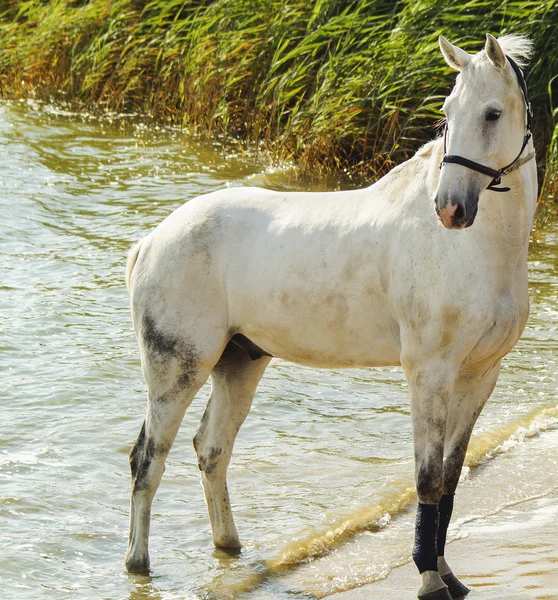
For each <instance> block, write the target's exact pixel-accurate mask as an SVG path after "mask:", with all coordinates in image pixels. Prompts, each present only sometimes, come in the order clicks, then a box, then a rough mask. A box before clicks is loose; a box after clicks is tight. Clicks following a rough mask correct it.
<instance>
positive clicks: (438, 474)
mask: <svg viewBox="0 0 558 600" xmlns="http://www.w3.org/2000/svg"><path fill="white" fill-rule="evenodd" d="M416 484H417V496H418V498H419V501H420V502H422V503H424V504H438V502H439V501H440V498H441V496H442V487H443V469H442V465H433V464H429V465H424V466H421V467H420V468H419V469H418V473H417V481H416Z"/></svg>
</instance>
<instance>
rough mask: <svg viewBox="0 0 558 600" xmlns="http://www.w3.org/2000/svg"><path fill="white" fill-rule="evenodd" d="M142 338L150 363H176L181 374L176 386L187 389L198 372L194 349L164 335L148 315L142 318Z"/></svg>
mask: <svg viewBox="0 0 558 600" xmlns="http://www.w3.org/2000/svg"><path fill="white" fill-rule="evenodd" d="M142 338H143V341H144V342H145V345H146V347H147V351H148V354H149V359H150V360H151V361H159V362H161V361H162V363H163V365H164V362H165V361H168V360H172V359H175V360H177V361H178V363H179V365H180V372H181V375H180V377H179V379H178V382H177V383H178V386H179V388H185V387H188V386H189V385H190V382H191V380H192V378H193V377H194V375H195V374H196V373H197V370H198V362H199V355H198V353H197V351H196V349H195V347H194V346H193V345H192V344H190V343H188V341H186V340H182V339H180V338H179V337H177V336H175V335H170V334H166V333H164V332H163V331H162V330H161V328H160V327H158V326H157V325H156V323H155V320H154V319H153V317H152V316H151V315H150V314H149V313H146V314H145V315H144V316H143V321H142ZM166 399H167V398H166V396H162V397H161V398H159V400H166Z"/></svg>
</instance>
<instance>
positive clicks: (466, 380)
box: [436, 362, 500, 599]
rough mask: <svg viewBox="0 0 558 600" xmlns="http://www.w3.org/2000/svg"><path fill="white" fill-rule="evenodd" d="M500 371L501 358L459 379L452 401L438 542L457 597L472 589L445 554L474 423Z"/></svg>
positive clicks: (444, 575)
mask: <svg viewBox="0 0 558 600" xmlns="http://www.w3.org/2000/svg"><path fill="white" fill-rule="evenodd" d="M499 373H500V363H499V362H498V363H497V364H495V365H494V366H493V367H492V368H491V369H489V371H488V372H487V373H484V374H483V375H482V376H481V377H462V378H460V379H458V380H457V381H456V383H455V388H454V393H453V396H452V399H451V402H450V405H449V410H448V422H447V428H446V440H445V448H444V455H445V459H444V482H443V494H442V497H441V499H440V503H439V525H438V535H437V543H436V545H437V553H438V571H439V573H440V575H441V577H442V580H443V581H444V583H445V584H446V585H447V586H448V589H449V592H450V595H451V597H452V598H453V599H459V598H464V597H465V596H467V594H468V593H469V591H470V590H469V588H468V587H467V586H465V585H463V584H462V583H461V582H460V581H459V579H457V577H456V576H455V575H454V574H453V572H452V570H451V568H450V567H449V565H448V563H447V561H446V558H445V547H446V537H447V531H448V526H449V523H450V521H451V515H452V512H453V504H454V497H455V490H456V488H457V484H458V483H459V477H460V475H461V470H462V468H463V462H464V461H465V455H466V453H467V447H468V446H469V440H470V438H471V433H472V431H473V427H474V425H475V423H476V421H477V418H478V416H479V414H480V413H481V411H482V409H483V407H484V405H485V403H486V401H487V400H488V398H489V397H490V394H491V393H492V390H493V389H494V386H495V385H496V381H497V379H498V375H499Z"/></svg>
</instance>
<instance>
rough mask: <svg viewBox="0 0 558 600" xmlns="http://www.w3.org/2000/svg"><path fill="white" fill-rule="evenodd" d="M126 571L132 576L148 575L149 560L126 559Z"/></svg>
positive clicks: (129, 557)
mask: <svg viewBox="0 0 558 600" xmlns="http://www.w3.org/2000/svg"><path fill="white" fill-rule="evenodd" d="M126 570H127V571H128V573H133V574H134V575H149V558H147V559H139V558H136V557H133V556H128V557H126Z"/></svg>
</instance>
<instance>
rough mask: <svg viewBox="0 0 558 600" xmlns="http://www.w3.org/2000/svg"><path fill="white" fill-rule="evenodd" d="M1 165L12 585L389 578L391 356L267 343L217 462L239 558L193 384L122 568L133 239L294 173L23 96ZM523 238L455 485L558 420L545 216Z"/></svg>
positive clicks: (517, 491)
mask: <svg viewBox="0 0 558 600" xmlns="http://www.w3.org/2000/svg"><path fill="white" fill-rule="evenodd" d="M0 165H1V168H0V189H1V192H2V193H1V195H0V202H1V206H2V209H1V210H2V213H1V214H2V219H1V221H0V240H1V241H0V249H1V250H0V257H1V258H0V274H1V279H0V281H1V284H0V285H1V288H2V304H1V306H2V310H1V312H0V319H1V326H0V348H1V350H2V355H3V360H2V364H1V367H0V368H1V369H2V372H3V374H4V387H3V397H2V402H1V405H0V410H1V422H2V434H1V436H0V483H1V487H0V490H1V496H0V548H1V549H2V552H1V554H0V566H1V569H0V588H1V589H2V590H3V592H4V595H5V596H6V597H10V598H64V597H67V596H71V597H72V598H88V599H89V598H110V599H116V598H133V599H135V600H140V599H143V598H161V599H170V598H188V599H190V598H199V599H210V598H218V599H223V598H231V599H233V598H240V597H245V596H250V597H252V598H258V599H263V598H281V597H289V598H297V597H298V598H302V597H309V596H308V594H310V597H314V596H323V595H324V594H330V593H332V592H334V591H336V590H342V589H347V588H348V587H351V586H353V585H356V584H361V583H364V582H366V581H371V580H374V579H377V578H379V577H382V576H384V575H385V574H386V573H387V572H388V571H389V569H390V568H392V567H393V566H394V565H396V564H399V563H400V562H402V561H404V560H406V559H407V558H408V555H409V546H410V543H411V539H410V529H409V527H408V525H409V523H410V520H412V514H411V513H410V512H408V511H406V509H407V507H408V506H409V504H410V503H411V502H412V492H411V488H412V470H413V465H412V459H411V457H412V438H411V427H410V419H409V407H408V400H407V389H406V383H405V380H404V378H403V375H402V372H401V370H400V369H395V368H387V369H375V370H357V369H353V370H346V371H317V370H312V369H309V368H304V367H298V366H295V365H291V364H288V363H284V362H281V361H274V362H272V364H271V365H270V367H269V368H268V370H267V372H266V375H265V377H264V379H263V381H262V383H261V384H260V387H259V391H258V394H257V397H256V400H255V403H254V407H253V409H252V411H251V413H250V415H249V417H248V419H247V421H246V423H245V424H244V426H243V428H242V430H241V432H240V434H239V437H238V440H237V443H236V446H235V453H234V455H233V461H232V464H231V467H230V469H229V489H230V493H231V498H232V503H233V510H234V513H235V516H236V521H237V526H238V528H239V531H240V535H241V539H242V540H243V542H244V544H245V548H244V550H243V552H242V554H241V555H240V556H239V557H236V558H234V557H229V556H227V555H226V554H224V553H223V552H220V551H216V550H215V549H214V548H213V546H212V544H211V536H210V528H209V521H208V517H207V513H206V508H205V504H204V500H203V494H202V490H201V486H200V482H199V473H198V470H197V466H196V458H195V455H194V451H193V449H192V445H191V439H192V436H193V434H194V431H195V428H196V426H197V422H198V420H199V418H200V416H201V412H202V410H203V406H204V402H205V399H206V398H207V389H203V390H202V392H200V394H199V395H198V398H197V399H196V400H195V401H194V403H193V405H192V407H191V408H190V409H189V410H188V413H187V415H186V418H185V420H184V423H183V426H182V428H181V431H180V432H179V435H178V438H177V440H176V442H175V445H174V447H173V449H172V452H171V454H170V457H169V461H168V466H167V471H166V473H165V476H164V479H163V483H162V485H161V487H160V489H159V492H158V495H157V497H156V501H155V503H154V509H153V521H152V533H151V538H150V550H151V559H152V569H153V576H152V578H147V577H131V576H128V575H127V574H126V572H125V571H124V568H123V558H124V554H125V550H126V543H127V527H128V502H129V471H128V457H127V454H128V452H129V450H130V447H131V445H132V443H133V441H134V440H135V438H136V436H137V434H138V431H139V427H140V424H141V421H142V419H143V415H144V410H145V386H144V383H143V380H142V377H141V372H140V366H139V360H138V352H137V347H136V343H135V340H134V337H133V333H132V329H131V321H130V316H129V310H128V297H127V292H126V290H125V286H124V283H123V280H124V266H125V260H126V252H127V250H128V248H129V246H130V245H131V243H132V242H133V241H134V240H135V239H137V238H138V237H140V236H142V235H143V234H145V233H146V232H147V231H149V230H150V229H151V228H152V227H154V226H155V225H156V224H157V223H158V222H160V221H161V220H162V219H163V218H164V217H165V216H166V215H167V214H168V213H169V212H171V211H172V210H173V209H175V208H176V207H178V206H179V205H180V204H181V203H182V202H184V201H186V200H188V199H189V198H192V197H194V196H196V195H198V194H200V193H203V192H208V191H211V190H215V189H219V188H221V187H223V186H225V185H262V186H266V185H267V186H270V187H289V186H290V185H291V184H290V183H289V178H288V173H287V174H285V173H283V172H278V173H273V172H266V169H265V167H266V165H265V164H264V163H263V162H262V161H259V160H258V159H256V158H253V157H246V156H244V157H243V156H242V155H241V154H240V153H239V152H233V151H231V149H230V147H223V146H220V145H219V144H214V145H209V144H207V143H204V142H203V141H201V140H199V139H196V138H193V137H188V136H185V135H181V134H180V133H179V132H173V131H169V130H161V129H157V128H155V127H145V126H141V124H138V123H134V122H132V121H131V120H130V119H128V118H125V117H120V118H114V119H112V120H108V119H104V120H98V119H93V118H91V117H88V116H86V115H72V114H64V113H63V111H60V110H56V109H53V108H50V107H45V106H38V105H35V104H33V103H22V104H4V105H1V106H0ZM323 185H324V184H323V182H316V183H315V187H321V188H323ZM538 240H539V241H538V243H537V245H536V246H535V247H534V248H533V249H532V253H531V262H530V265H531V301H532V314H531V318H530V321H529V325H528V329H527V331H526V333H525V335H524V337H523V339H522V340H521V342H520V343H519V344H518V345H517V347H516V349H515V350H514V351H513V352H512V353H511V354H510V355H509V356H508V358H507V359H506V361H505V366H504V369H503V373H502V376H501V378H500V382H499V385H498V388H497V390H496V392H495V393H494V395H493V397H492V399H491V401H490V403H489V405H488V406H487V408H486V409H485V412H484V413H483V415H482V417H481V419H480V421H479V424H478V427H477V430H476V434H475V438H474V440H473V444H472V452H471V456H470V464H471V466H473V467H474V465H476V464H477V463H479V462H480V463H481V466H480V467H478V468H477V469H473V471H472V472H471V473H469V476H468V477H467V478H466V479H467V480H466V481H465V483H464V486H465V487H466V486H469V487H472V488H474V486H475V482H478V481H479V479H478V477H477V473H480V472H482V470H483V469H485V468H488V467H487V466H486V465H487V464H494V465H502V464H505V463H504V462H503V458H502V457H504V456H506V457H507V460H511V461H512V463H513V465H514V466H513V467H511V469H512V470H516V469H519V470H521V466H522V465H524V466H525V465H526V464H527V463H525V460H527V459H526V458H523V457H528V456H533V453H532V452H531V453H529V452H522V453H519V452H515V448H516V447H521V448H524V449H525V448H527V449H528V448H529V447H530V446H529V445H530V444H531V445H533V446H532V447H533V448H535V447H536V444H537V443H538V440H539V438H540V436H539V432H540V431H541V430H544V431H546V430H554V429H555V428H556V427H557V422H558V410H557V409H556V403H557V395H556V391H557V383H556V376H555V373H556V360H557V358H556V357H557V352H556V351H557V349H558V348H557V347H558V335H557V334H558V318H557V317H558V276H557V271H556V267H557V265H558V226H557V225H553V226H552V227H551V228H550V229H546V230H544V231H542V232H540V233H539V235H538ZM514 452H515V453H514ZM541 456H544V453H541ZM514 461H515V462H514ZM529 464H530V463H529ZM546 467H547V465H545V464H544V460H541V461H538V462H537V463H536V464H535V465H534V466H533V467H532V468H531V467H530V468H528V469H527V468H524V469H522V470H521V472H522V473H523V475H522V479H521V481H522V484H521V485H520V486H517V485H504V484H503V483H502V482H504V483H505V480H506V473H508V474H509V470H505V469H504V470H503V472H502V474H501V477H500V478H498V477H494V481H493V483H489V486H492V487H491V488H490V489H488V490H487V489H486V485H485V486H484V487H483V489H482V492H483V494H484V496H486V500H485V501H483V503H482V504H479V505H478V506H476V505H475V506H473V505H474V503H475V500H474V499H475V498H478V497H479V496H478V494H477V495H476V496H475V494H472V495H471V498H472V499H471V500H470V502H471V507H470V510H471V511H476V513H475V514H477V513H478V512H479V511H481V513H482V511H483V510H484V511H485V513H483V514H489V513H490V511H491V510H492V511H493V510H494V508H495V507H496V506H500V505H504V504H506V503H510V502H514V501H516V500H520V499H521V498H523V497H528V496H529V494H531V493H537V494H539V495H542V496H544V494H545V493H546V492H545V490H546V491H548V490H550V489H551V487H550V486H551V485H553V483H552V482H550V481H548V480H549V478H548V472H547V471H546ZM553 469H554V467H553ZM552 472H555V471H554V470H553V471H552ZM489 479H490V478H489ZM533 490H536V492H533ZM479 493H480V491H479ZM484 496H483V497H484ZM467 510H469V508H468V507H467V504H466V503H465V504H464V508H462V511H464V514H468V513H467ZM379 548H381V552H379V551H378V549H379ZM318 555H324V557H323V558H321V559H320V560H309V557H312V556H318ZM301 561H302V563H303V564H302V565H301V564H300V562H301ZM250 590H252V592H251V593H250Z"/></svg>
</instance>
